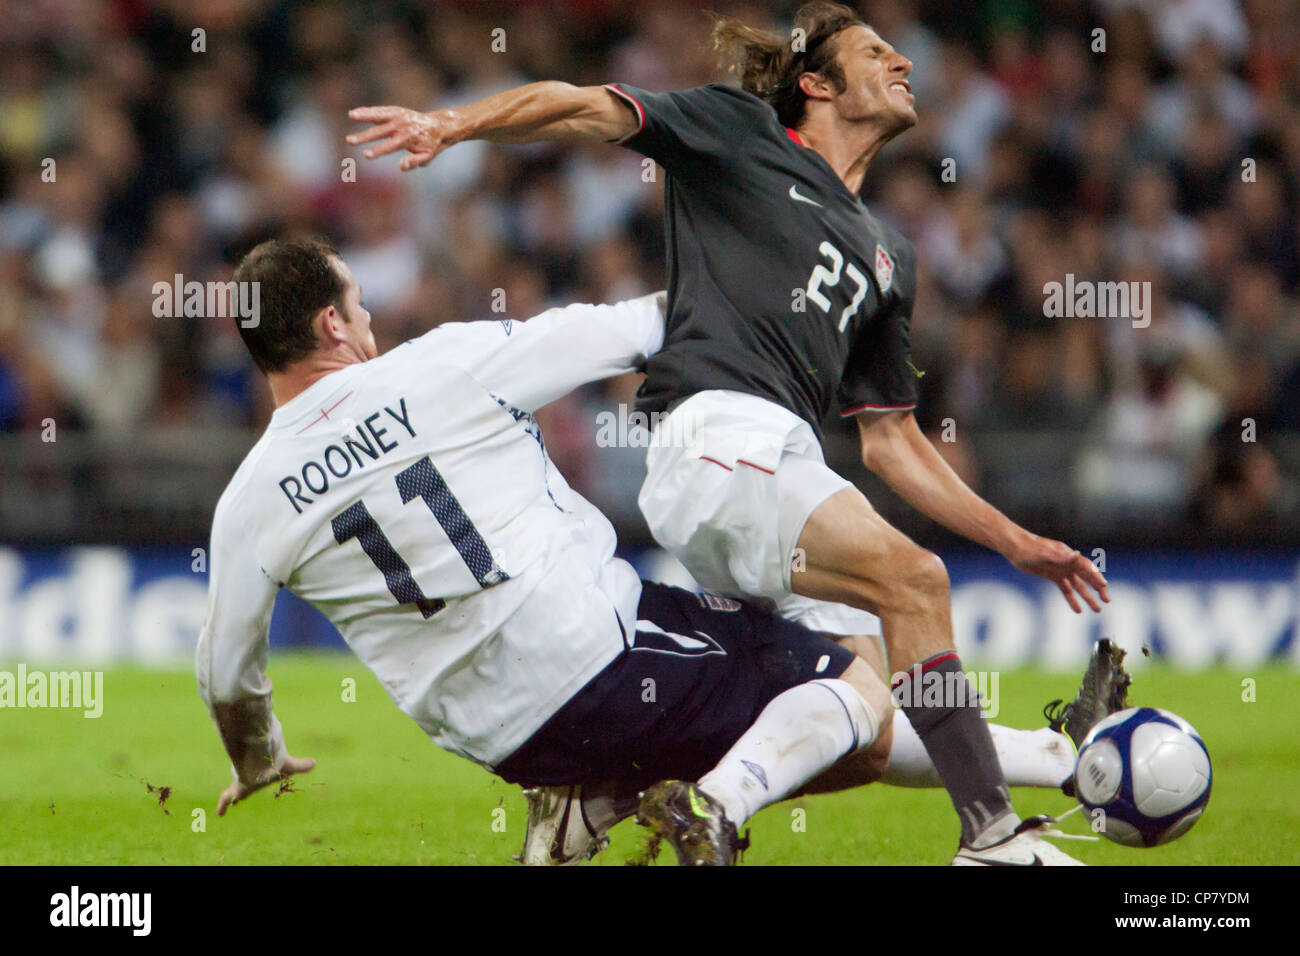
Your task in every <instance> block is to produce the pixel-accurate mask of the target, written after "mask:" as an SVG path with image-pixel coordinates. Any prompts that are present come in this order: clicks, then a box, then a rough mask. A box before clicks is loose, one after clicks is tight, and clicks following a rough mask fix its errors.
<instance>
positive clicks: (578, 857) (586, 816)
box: [515, 785, 637, 866]
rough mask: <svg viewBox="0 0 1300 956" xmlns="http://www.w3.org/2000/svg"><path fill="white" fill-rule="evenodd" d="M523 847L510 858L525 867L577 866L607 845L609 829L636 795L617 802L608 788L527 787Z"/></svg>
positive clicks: (627, 813)
mask: <svg viewBox="0 0 1300 956" xmlns="http://www.w3.org/2000/svg"><path fill="white" fill-rule="evenodd" d="M524 796H525V797H527V798H528V823H527V825H526V827H525V829H524V848H523V849H522V850H521V851H520V852H519V855H518V856H516V857H515V859H516V860H517V861H519V862H520V863H522V864H523V865H524V866H576V865H577V864H579V863H581V862H582V861H583V860H590V859H591V858H592V857H593V856H595V855H596V854H597V853H599V852H600V851H601V850H603V849H605V847H607V846H609V837H608V836H606V834H607V833H609V830H610V828H611V827H613V826H614V824H616V823H618V822H619V821H620V820H623V819H625V818H627V817H629V816H631V815H632V814H633V813H634V812H636V806H637V804H636V799H635V797H634V798H632V800H631V802H630V804H629V802H628V801H626V800H624V801H618V802H616V801H615V799H614V793H613V788H604V787H591V786H588V787H583V786H577V785H572V786H556V787H530V788H528V789H526V790H525V791H524Z"/></svg>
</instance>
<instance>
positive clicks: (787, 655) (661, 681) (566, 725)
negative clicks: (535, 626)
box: [496, 582, 853, 788]
mask: <svg viewBox="0 0 1300 956" xmlns="http://www.w3.org/2000/svg"><path fill="white" fill-rule="evenodd" d="M637 615H638V618H639V620H638V621H637V629H636V632H635V636H634V637H633V635H632V634H631V633H630V631H631V628H630V627H628V622H624V628H625V631H628V632H629V633H628V635H627V636H626V637H625V640H626V641H627V642H628V643H629V647H628V649H627V650H625V651H624V652H623V653H622V654H620V655H619V656H618V657H617V658H616V659H615V660H614V662H613V663H611V664H610V665H609V666H608V667H606V668H605V669H604V670H603V671H601V672H600V673H599V674H597V675H596V676H595V677H594V678H592V679H591V681H590V682H588V684H587V685H586V686H585V687H583V689H582V690H580V691H579V692H578V693H577V694H575V695H574V696H573V697H572V698H570V700H569V701H568V703H566V704H565V705H564V706H563V707H562V708H560V710H559V711H558V712H557V713H556V714H555V715H554V716H553V717H552V718H551V719H550V720H548V721H547V722H546V723H545V724H544V725H543V726H542V727H541V729H539V730H538V731H537V733H535V734H534V735H533V736H532V737H530V738H529V739H528V741H527V742H526V743H524V745H523V746H522V747H520V748H519V749H518V750H516V751H515V752H514V753H513V754H511V755H510V756H509V757H507V758H506V759H505V760H504V761H502V762H501V764H500V765H499V766H498V767H497V768H496V772H497V774H498V775H500V776H501V777H503V778H504V779H505V780H507V781H509V782H511V783H522V784H525V785H554V784H580V783H595V782H597V781H602V780H616V781H619V782H620V783H622V784H626V785H628V786H631V787H638V788H639V787H643V786H648V785H649V784H651V783H653V782H654V781H656V780H663V779H667V778H675V779H680V780H698V779H699V778H700V777H702V776H703V775H704V774H705V773H707V772H708V771H709V770H711V769H712V768H713V766H714V765H715V764H716V763H717V762H718V761H719V760H720V759H721V758H722V755H723V754H725V753H726V752H727V751H728V750H729V749H731V745H732V744H734V743H735V742H736V740H737V739H739V737H740V736H741V734H743V733H744V732H745V731H746V730H748V729H749V727H750V726H751V725H752V724H753V723H754V720H755V719H756V718H757V717H758V715H759V713H760V712H761V711H762V710H763V708H764V707H766V706H767V705H768V703H769V702H770V701H771V700H772V698H774V697H776V696H777V695H778V694H780V693H781V692H782V691H786V690H789V689H790V688H791V687H796V686H798V685H799V684H804V683H807V682H808V681H810V680H815V679H817V678H822V677H826V678H831V677H839V676H840V675H841V674H843V673H844V670H845V668H847V667H848V666H849V664H850V662H852V660H853V653H852V652H851V651H849V650H847V649H846V648H843V647H841V646H840V645H839V644H837V643H835V641H833V640H832V639H831V638H830V637H829V636H827V635H825V634H822V633H819V632H817V631H810V630H808V629H807V628H805V627H803V626H802V625H800V624H796V623H794V622H793V621H787V620H785V619H784V618H780V617H777V616H776V615H774V614H770V613H768V612H766V611H763V610H761V609H759V608H758V607H755V606H754V605H752V604H748V603H745V602H741V601H736V600H733V599H731V598H724V597H719V596H717V595H711V594H704V595H697V594H693V593H692V592H690V591H686V590H683V589H682V588H672V587H665V586H664V585H661V584H654V583H651V582H645V583H644V584H643V585H642V590H641V603H640V605H639V606H638V608H637Z"/></svg>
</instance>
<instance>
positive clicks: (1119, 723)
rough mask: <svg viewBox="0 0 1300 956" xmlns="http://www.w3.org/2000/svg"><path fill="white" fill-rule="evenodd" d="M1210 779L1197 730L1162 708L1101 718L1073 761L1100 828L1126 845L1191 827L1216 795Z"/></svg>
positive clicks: (1164, 838) (1082, 796) (1151, 842)
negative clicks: (1212, 792)
mask: <svg viewBox="0 0 1300 956" xmlns="http://www.w3.org/2000/svg"><path fill="white" fill-rule="evenodd" d="M1211 779H1212V774H1211V771H1210V752H1209V751H1208V750H1206V749H1205V741H1203V740H1202V739H1201V735H1200V734H1198V733H1197V732H1196V728H1195V727H1193V726H1192V725H1191V724H1189V723H1188V722H1187V721H1185V720H1183V718H1181V717H1179V716H1178V715H1177V714H1174V713H1170V712H1169V711H1167V710H1160V709H1158V708H1156V707H1130V708H1129V709H1128V710H1121V711H1119V712H1118V713H1114V714H1111V715H1110V716H1109V717H1107V718H1106V719H1105V720H1103V721H1101V722H1100V723H1098V724H1097V726H1096V727H1093V728H1092V730H1091V731H1090V732H1089V734H1088V736H1087V737H1085V738H1084V739H1083V743H1082V744H1080V746H1079V757H1078V759H1077V760H1076V761H1075V764H1074V788H1075V793H1076V794H1077V795H1078V797H1079V802H1080V803H1082V804H1083V806H1084V808H1085V809H1086V810H1087V811H1088V813H1089V815H1090V816H1091V817H1092V818H1093V821H1094V829H1096V830H1098V831H1099V832H1100V833H1101V834H1102V835H1103V836H1105V837H1106V838H1107V839H1109V840H1114V841H1115V842H1116V843H1122V844H1123V845H1124V846H1142V847H1147V846H1156V845H1158V844H1161V843H1168V842H1169V841H1170V840H1175V839H1177V838H1178V837H1180V836H1182V835H1183V834H1184V833H1186V832H1187V831H1188V830H1190V829H1191V828H1192V825H1193V824H1194V823H1196V821H1197V820H1199V819H1200V818H1201V814H1202V813H1203V812H1205V805H1206V804H1207V803H1208V802H1209V800H1210V783H1211ZM1098 811H1100V812H1098Z"/></svg>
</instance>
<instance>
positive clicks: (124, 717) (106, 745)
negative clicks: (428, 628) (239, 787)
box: [0, 654, 1300, 866]
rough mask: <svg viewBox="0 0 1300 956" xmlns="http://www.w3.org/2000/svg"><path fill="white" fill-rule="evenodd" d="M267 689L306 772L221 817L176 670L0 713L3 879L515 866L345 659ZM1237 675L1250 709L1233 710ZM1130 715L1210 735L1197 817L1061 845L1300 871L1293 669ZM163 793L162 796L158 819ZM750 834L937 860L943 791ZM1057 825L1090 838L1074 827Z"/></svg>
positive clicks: (416, 734)
mask: <svg viewBox="0 0 1300 956" xmlns="http://www.w3.org/2000/svg"><path fill="white" fill-rule="evenodd" d="M270 675H271V678H272V679H273V680H274V681H275V688H276V690H275V704H276V711H277V713H278V714H279V715H280V719H281V721H282V723H283V724H284V727H285V734H286V738H287V741H288V744H289V749H290V751H291V752H292V753H294V754H295V755H297V756H311V757H315V758H316V759H317V761H318V762H319V763H318V766H317V768H316V769H315V770H314V771H313V772H311V773H309V774H306V775H303V776H301V777H299V778H297V779H296V780H295V781H294V784H295V786H294V789H293V791H292V792H287V793H283V794H280V795H278V796H277V795H275V794H274V792H273V790H271V789H268V790H265V791H262V792H260V793H258V794H256V795H255V796H254V797H253V798H251V799H250V800H248V801H247V802H245V803H242V804H240V805H238V806H236V807H234V808H233V809H232V810H231V811H230V812H229V813H228V814H227V815H226V816H225V817H224V818H218V817H217V816H216V813H215V806H216V800H217V796H218V794H219V793H220V792H221V790H222V789H223V788H224V787H225V786H226V784H227V783H228V782H229V763H228V761H227V760H226V758H225V754H224V753H223V752H222V750H221V745H220V742H219V740H218V738H217V735H216V731H215V729H214V728H213V726H212V725H211V723H210V722H209V720H208V716H207V714H206V713H205V712H204V710H203V707H202V704H201V703H200V701H199V699H198V694H197V691H196V689H195V684H194V678H193V676H192V675H191V674H190V673H188V672H183V671H181V672H172V671H149V670H140V669H115V670H110V671H108V672H107V673H106V674H105V675H104V701H105V702H104V713H103V716H102V717H100V718H99V719H86V718H84V717H83V716H82V714H81V712H80V711H75V710H60V709H46V710H28V709H22V710H17V709H7V708H6V709H4V710H0V758H2V765H3V770H2V771H0V832H3V833H5V834H6V838H5V839H4V840H3V841H0V864H17V863H24V864H158V863H162V864H317V863H322V864H509V863H510V862H511V855H512V854H513V853H516V852H517V851H518V850H519V847H520V844H521V842H522V838H523V827H524V800H523V797H522V796H521V794H520V791H519V789H518V788H517V787H512V786H509V785H507V784H505V783H503V782H501V781H499V780H497V779H496V778H494V777H492V776H490V775H489V774H488V773H486V772H485V771H483V770H482V769H480V768H478V767H476V766H474V765H473V764H471V763H469V762H468V761H466V760H464V759H462V758H458V757H454V756H451V755H450V754H446V753H444V752H442V751H441V750H439V749H438V748H437V747H436V746H434V744H433V743H432V742H430V741H429V740H428V738H427V737H425V736H424V734H423V733H422V732H421V731H420V730H419V728H417V727H416V726H415V724H414V723H413V722H412V721H410V720H409V719H408V718H407V717H405V716H404V715H403V714H401V713H400V712H399V711H398V710H397V709H396V708H395V707H394V706H393V704H392V703H391V702H390V701H389V699H388V697H387V695H386V694H384V692H383V690H382V689H381V688H380V686H379V684H378V683H377V682H376V681H375V680H374V679H373V678H372V677H371V676H370V674H369V672H368V671H366V670H365V668H364V667H363V666H362V665H361V664H359V663H358V662H356V661H355V659H353V658H350V657H347V656H345V655H332V654H322V655H314V656H294V655H288V654H281V655H276V656H273V658H272V661H271V668H270ZM1246 677H1250V678H1253V679H1254V681H1255V687H1254V693H1255V700H1254V701H1253V702H1246V701H1243V699H1242V697H1243V679H1244V678H1246ZM346 678H354V679H355V682H356V690H355V694H356V700H355V702H345V701H344V700H343V696H344V694H343V687H344V680H345V679H346ZM1076 683H1077V676H1074V675H1068V674H1061V675H1051V674H1043V673H1040V672H1036V671H1015V672H1004V673H1002V675H1001V684H1000V702H999V703H1000V706H1001V713H1000V714H999V716H998V720H999V722H1002V723H1006V724H1009V725H1012V726H1019V727H1037V726H1041V725H1042V718H1041V716H1040V710H1041V708H1042V705H1043V703H1044V702H1045V701H1047V700H1049V699H1051V698H1053V697H1069V696H1072V694H1073V690H1074V687H1075V686H1076ZM1132 700H1133V701H1134V703H1138V704H1152V705H1155V706H1162V707H1165V708H1167V709H1170V710H1174V711H1176V712H1178V713H1180V714H1182V715H1183V716H1184V717H1186V718H1187V719H1188V720H1190V721H1191V722H1192V723H1193V724H1195V725H1196V727H1197V728H1198V729H1199V730H1200V732H1201V733H1202V734H1203V735H1204V737H1205V739H1206V742H1207V744H1208V746H1209V749H1210V755H1211V758H1212V760H1213V762H1214V774H1215V780H1214V793H1213V796H1212V798H1211V800H1210V805H1209V808H1208V810H1207V812H1206V815H1205V817H1204V818H1203V819H1202V820H1201V821H1200V822H1199V823H1198V824H1197V825H1196V827H1195V828H1194V829H1193V830H1192V831H1191V832H1190V833H1189V834H1188V835H1187V836H1186V837H1184V838H1183V839H1181V840H1178V841H1176V842H1175V843H1173V844H1170V845H1168V846H1165V847H1158V848H1156V849H1153V850H1133V849H1127V848H1125V847H1120V846H1116V845H1114V844H1110V843H1107V842H1104V841H1103V842H1098V843H1084V842H1078V841H1062V842H1061V843H1060V844H1059V845H1061V846H1062V847H1063V848H1064V849H1065V850H1066V851H1067V852H1071V853H1073V854H1074V855H1076V856H1078V857H1080V858H1081V859H1083V860H1084V861H1085V862H1087V863H1090V864H1096V865H1101V864H1110V865H1124V864H1161V865H1177V864H1238V863H1255V864H1261V863H1262V864H1294V863H1296V862H1297V861H1300V799H1297V793H1300V747H1298V746H1297V743H1296V733H1297V728H1298V727H1300V673H1298V672H1297V671H1296V670H1294V669H1291V668H1282V667H1271V668H1258V669H1254V670H1252V671H1250V672H1240V673H1239V672H1236V671H1229V670H1227V669H1218V670H1212V671H1204V672H1197V673H1183V672H1176V671H1170V670H1167V669H1163V668H1159V667H1155V666H1152V667H1149V668H1146V669H1144V670H1142V671H1141V672H1140V673H1139V674H1138V675H1137V678H1136V682H1135V684H1134V686H1133V688H1132ZM146 784H148V785H149V786H152V787H154V788H155V792H152V793H151V792H150V791H149V790H148V789H147V787H146ZM161 787H168V788H170V793H169V795H168V797H167V799H166V801H165V810H166V812H164V808H163V807H161V806H160V805H159V799H158V798H159V794H158V792H156V790H157V788H161ZM1013 797H1014V800H1015V804H1016V807H1017V808H1018V809H1019V810H1020V812H1021V813H1022V814H1025V815H1028V814H1032V813H1038V812H1049V813H1060V812H1062V811H1064V810H1066V809H1068V808H1069V806H1070V805H1071V801H1069V800H1068V799H1067V798H1065V797H1064V796H1063V795H1061V794H1060V793H1054V792H1049V791H1039V790H1029V789H1025V790H1016V791H1013ZM196 808H198V809H202V810H203V811H204V812H205V814H206V820H205V821H203V822H204V826H203V827H200V826H199V821H198V818H197V817H196V815H195V814H194V811H195V809H196ZM796 809H802V810H803V811H804V812H803V813H802V814H797V813H795V812H793V811H794V810H796ZM751 825H752V831H753V832H752V837H753V848H752V849H751V850H750V852H749V853H748V854H747V855H746V857H745V863H746V864H751V865H761V864H825V863H831V864H943V863H946V862H948V860H949V859H950V858H951V856H952V853H953V851H954V849H955V841H956V819H955V817H954V814H953V811H952V808H951V805H950V804H949V802H948V798H947V795H946V794H945V793H944V792H943V791H940V790H932V791H929V790H901V789H896V788H892V787H884V786H879V785H876V786H871V787H868V788H864V789H859V790H856V791H852V792H847V793H840V794H832V795H826V796H819V797H812V798H805V799H803V800H801V801H799V802H797V803H796V802H786V803H782V804H778V805H776V806H774V807H770V808H768V809H767V810H764V811H763V812H762V813H761V814H759V815H758V817H756V818H755V819H754V820H753V821H752V824H751ZM1063 826H1064V827H1065V828H1066V829H1067V830H1069V831H1071V832H1075V833H1084V832H1087V827H1086V821H1085V820H1084V819H1083V814H1082V813H1080V814H1075V815H1074V816H1072V817H1070V818H1069V819H1068V820H1066V821H1065V822H1064V824H1063ZM642 833H643V831H641V830H640V829H639V828H638V827H636V826H635V825H634V824H633V823H631V822H625V823H623V824H621V825H619V826H618V827H617V828H616V829H615V830H614V831H613V834H612V835H613V846H612V847H611V848H610V850H609V851H607V852H606V853H604V854H602V855H600V856H599V857H597V858H596V860H594V861H593V863H592V865H607V866H608V865H618V864H621V863H622V862H623V861H624V860H625V859H627V858H628V857H630V856H633V855H634V854H636V853H637V852H638V851H639V850H640V848H641V846H642V843H643V837H642ZM671 856H672V854H671V851H669V852H668V853H667V854H666V855H665V856H664V857H661V858H660V862H661V863H663V862H669V861H671Z"/></svg>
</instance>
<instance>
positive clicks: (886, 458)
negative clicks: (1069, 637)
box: [858, 412, 1110, 614]
mask: <svg viewBox="0 0 1300 956" xmlns="http://www.w3.org/2000/svg"><path fill="white" fill-rule="evenodd" d="M858 432H859V436H860V438H861V442H862V463H863V464H864V465H866V467H867V468H868V469H869V470H870V471H872V472H874V473H875V474H877V475H879V476H880V477H881V478H882V479H883V480H884V482H885V483H886V484H887V485H889V487H890V488H892V489H894V491H896V492H898V494H899V495H900V496H901V497H902V498H903V499H904V500H906V501H907V502H908V504H910V505H912V507H914V508H916V509H917V510H918V511H920V512H921V513H922V514H925V515H927V516H929V517H930V518H932V519H934V520H935V521H937V522H939V524H941V525H943V526H944V527H945V528H948V529H949V530H950V531H953V532H956V533H957V534H960V535H962V536H963V537H966V538H969V539H970V540H972V541H974V542H976V543H977V544H982V545H984V546H985V547H987V548H992V549H993V550H994V551H997V552H998V553H999V554H1001V555H1002V556H1003V557H1005V558H1006V559H1007V560H1008V561H1010V562H1011V563H1012V564H1013V565H1015V566H1016V567H1017V568H1019V569H1020V570H1021V571H1024V572H1026V573H1028V574H1036V575H1038V576H1039V577H1040V578H1045V579H1047V580H1048V581H1051V582H1053V583H1054V584H1055V585H1056V586H1057V588H1058V589H1059V590H1060V592H1061V594H1062V595H1064V597H1065V600H1066V601H1067V602H1069V605H1070V607H1071V609H1072V610H1074V612H1075V613H1076V614H1078V613H1082V611H1083V608H1082V606H1081V605H1080V603H1079V601H1080V599H1082V600H1083V601H1084V602H1085V603H1086V604H1087V605H1088V606H1089V607H1090V608H1092V609H1093V610H1094V611H1100V610H1101V604H1100V603H1099V602H1098V598H1100V599H1101V601H1103V602H1108V601H1110V596H1109V595H1108V594H1107V591H1106V579H1105V577H1103V576H1102V574H1101V572H1100V571H1098V570H1097V569H1096V567H1094V566H1093V564H1092V562H1091V561H1089V560H1088V559H1087V558H1085V557H1084V556H1083V555H1082V554H1080V553H1079V552H1078V551H1076V550H1075V549H1074V548H1071V547H1070V546H1069V545H1067V544H1064V543H1063V542H1060V541H1053V540H1052V539H1051V538H1042V537H1039V536H1038V535H1036V534H1033V533H1032V532H1030V531H1027V530H1025V529H1024V528H1022V527H1020V525H1018V524H1016V523H1015V522H1014V521H1012V520H1011V519H1010V518H1008V517H1007V516H1006V515H1004V514H1003V513H1002V512H1000V511H998V509H996V508H994V507H993V506H992V505H991V504H989V503H988V502H987V501H985V500H984V499H983V498H981V497H980V496H979V495H977V494H975V492H973V491H972V490H971V489H970V488H969V487H968V486H967V485H966V483H965V482H964V481H962V480H961V478H960V477H958V475H957V473H956V472H954V471H953V470H952V468H950V467H949V466H948V463H947V462H946V461H944V459H943V456H942V455H940V454H939V453H938V452H937V451H936V450H935V448H934V446H933V445H932V444H930V440H929V439H928V438H926V437H925V434H924V433H923V432H922V431H921V429H920V427H919V426H918V425H917V424H916V419H915V417H913V415H912V413H911V412H885V413H875V412H863V413H861V414H859V415H858ZM1094 592H1095V594H1094Z"/></svg>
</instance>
